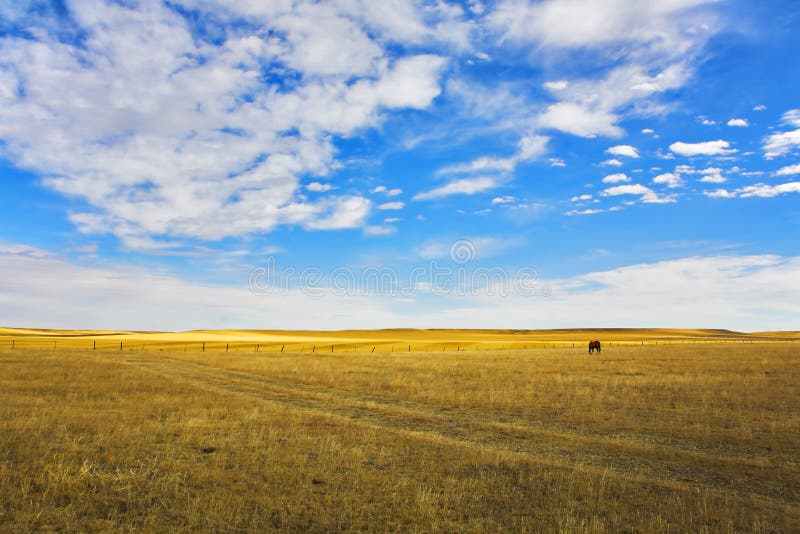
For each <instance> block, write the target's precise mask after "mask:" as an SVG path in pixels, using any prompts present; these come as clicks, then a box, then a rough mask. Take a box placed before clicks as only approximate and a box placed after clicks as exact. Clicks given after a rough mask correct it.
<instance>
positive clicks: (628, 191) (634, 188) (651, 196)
mask: <svg viewBox="0 0 800 534" xmlns="http://www.w3.org/2000/svg"><path fill="white" fill-rule="evenodd" d="M600 195H602V196H604V197H616V196H620V195H639V196H640V198H639V200H640V201H641V202H644V203H645V204H667V203H671V202H675V201H676V199H675V197H674V196H673V195H666V196H661V195H659V194H658V193H656V192H655V191H653V190H652V189H650V188H649V187H646V186H643V185H641V184H626V185H617V186H614V187H609V188H608V189H604V190H603V191H602V192H601V193H600Z"/></svg>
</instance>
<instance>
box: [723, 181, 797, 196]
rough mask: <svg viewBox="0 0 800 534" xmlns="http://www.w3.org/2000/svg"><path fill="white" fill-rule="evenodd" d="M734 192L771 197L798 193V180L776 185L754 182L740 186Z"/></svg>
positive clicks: (743, 194) (740, 194)
mask: <svg viewBox="0 0 800 534" xmlns="http://www.w3.org/2000/svg"><path fill="white" fill-rule="evenodd" d="M736 193H737V194H738V195H739V196H740V197H742V198H747V197H761V198H771V197H776V196H778V195H785V194H787V193H800V182H789V183H785V184H778V185H768V184H755V185H748V186H745V187H741V188H739V189H737V190H736Z"/></svg>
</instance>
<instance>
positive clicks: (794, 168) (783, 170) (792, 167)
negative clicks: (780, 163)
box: [775, 163, 800, 176]
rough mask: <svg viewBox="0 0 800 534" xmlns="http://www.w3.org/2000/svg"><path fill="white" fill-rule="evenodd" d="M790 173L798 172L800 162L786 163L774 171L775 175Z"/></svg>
mask: <svg viewBox="0 0 800 534" xmlns="http://www.w3.org/2000/svg"><path fill="white" fill-rule="evenodd" d="M790 174H800V163H797V164H795V165H787V166H786V167H781V168H780V169H778V170H777V171H775V175H776V176H786V175H790Z"/></svg>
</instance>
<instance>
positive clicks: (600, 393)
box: [0, 329, 800, 532]
mask: <svg viewBox="0 0 800 534" xmlns="http://www.w3.org/2000/svg"><path fill="white" fill-rule="evenodd" d="M154 336H155V337H154ZM170 336H172V337H170ZM12 338H13V339H14V340H15V344H14V349H13V350H12V349H11V348H10V343H9V341H10V340H11V339H12ZM44 338H47V339H45V342H42V341H41V340H42V339H44ZM592 338H596V339H600V340H601V341H604V342H605V343H604V349H603V352H602V353H601V354H600V355H593V356H589V355H588V354H587V351H586V347H585V343H584V341H585V340H586V339H592ZM792 338H795V339H797V333H776V334H769V333H764V334H757V335H748V334H737V333H724V332H722V331H700V330H697V331H686V330H684V331H675V330H669V331H668V330H647V331H645V330H636V331H634V330H614V331H550V332H547V331H538V332H536V331H533V332H527V331H525V332H513V333H512V332H504V331H419V330H414V331H411V330H393V331H380V332H340V333H325V332H316V333H315V332H264V333H261V332H192V333H185V334H168V333H164V334H158V333H122V332H117V333H112V332H55V331H34V330H30V331H21V330H9V329H5V330H4V331H3V332H0V425H1V426H0V531H4V532H5V531H8V532H24V531H51V530H59V531H68V532H69V531H97V530H101V531H109V530H110V531H134V530H135V531H150V532H171V531H185V530H203V531H214V532H255V531H271V530H281V531H295V532H299V531H302V532H306V531H312V532H323V531H324V532H329V531H386V530H401V531H416V532H431V531H448V532H449V531H470V532H499V531H520V532H526V531H527V532H574V531H588V532H651V531H668V532H736V531H741V532H797V531H798V525H800V343H798V342H797V341H794V342H793V341H791V339H792ZM93 340H96V341H97V349H96V350H77V349H91V348H92V346H93V345H92V344H91V342H92V341H93ZM120 340H122V341H123V350H122V351H120V350H119V341H120ZM52 341H56V348H55V349H53V348H52V347H50V346H48V345H47V343H46V342H52ZM70 341H72V342H73V343H74V344H72V345H70V344H69V343H70ZM87 341H89V342H90V343H87ZM101 341H102V342H101ZM203 341H205V342H206V343H208V344H212V345H213V347H214V348H213V350H212V347H211V346H207V352H205V353H203V352H200V351H199V350H190V348H189V347H188V346H187V345H190V344H193V343H202V342H203ZM655 341H659V344H658V345H656V344H655ZM669 341H671V342H672V343H671V344H667V342H669ZM26 342H27V343H28V344H27V345H26ZM40 342H41V344H37V343H40ZM127 342H130V345H128V346H126V343H127ZM254 342H255V344H256V345H261V346H260V347H259V349H260V350H264V352H255V351H254V350H253V349H254V347H253V344H254ZM379 342H380V343H379ZM573 342H574V343H576V344H578V343H579V344H580V345H576V348H575V349H573V348H572V347H571V344H572V343H573ZM609 342H611V343H612V344H611V345H609ZM642 342H644V345H643V344H642ZM59 343H63V345H61V346H60V345H59ZM135 343H138V344H139V347H136V346H135ZM295 343H297V344H298V345H303V347H304V348H305V345H306V344H309V343H310V344H312V345H317V346H318V347H319V346H324V345H328V347H327V348H328V351H327V352H326V351H323V350H320V349H319V348H317V352H316V353H310V352H309V351H308V349H306V350H305V352H294V351H290V349H292V348H294V346H295V345H294V344H295ZM517 343H521V344H523V345H525V344H534V343H537V348H528V349H520V348H518V347H517V345H516V344H517ZM142 344H143V345H144V346H145V350H142V349H141V345H142ZM225 344H228V345H230V347H229V350H230V352H227V353H226V352H225V351H224V350H225V349H224V345H225ZM331 344H333V345H334V352H333V353H331V352H330V345H331ZM347 344H350V345H351V348H350V349H348V348H347ZM393 344H394V345H405V346H404V347H402V348H401V347H395V352H387V351H386V346H389V345H393ZM409 344H411V345H412V352H411V353H408V352H407V350H408V345H409ZM248 345H249V347H250V348H249V349H247V346H248ZM279 345H285V348H284V352H283V353H280V352H276V351H275V350H274V349H273V348H277V349H279V348H280V347H279ZM376 345H377V346H378V348H377V349H376V351H375V352H371V349H372V346H376ZM425 345H431V346H432V345H436V347H432V348H431V347H429V350H430V351H429V352H424V350H425V349H424V348H423V347H424V346H425ZM441 345H443V346H444V349H445V351H444V352H443V350H442V346H441ZM554 346H555V348H553V347H554ZM457 347H461V349H462V350H461V351H457ZM220 348H221V350H220ZM356 348H357V349H359V350H358V352H356V350H355V349H356ZM475 348H477V349H480V350H473V349H475ZM544 348H547V349H548V350H540V349H544ZM434 349H435V350H434Z"/></svg>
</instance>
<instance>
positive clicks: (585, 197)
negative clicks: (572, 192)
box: [570, 193, 592, 202]
mask: <svg viewBox="0 0 800 534" xmlns="http://www.w3.org/2000/svg"><path fill="white" fill-rule="evenodd" d="M591 199H592V195H590V194H588V193H586V194H583V195H576V196H574V197H572V198H570V200H571V201H572V202H581V201H584V200H591Z"/></svg>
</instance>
